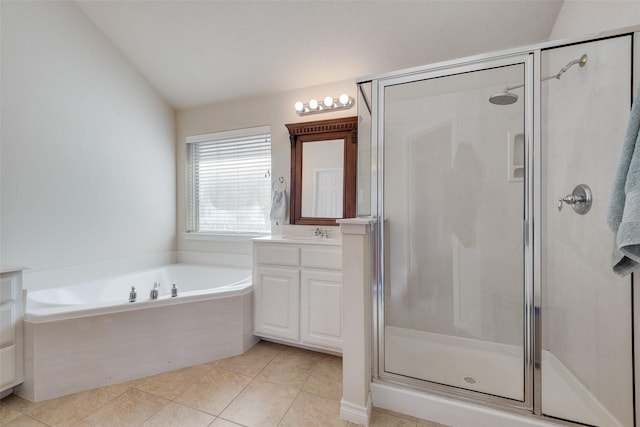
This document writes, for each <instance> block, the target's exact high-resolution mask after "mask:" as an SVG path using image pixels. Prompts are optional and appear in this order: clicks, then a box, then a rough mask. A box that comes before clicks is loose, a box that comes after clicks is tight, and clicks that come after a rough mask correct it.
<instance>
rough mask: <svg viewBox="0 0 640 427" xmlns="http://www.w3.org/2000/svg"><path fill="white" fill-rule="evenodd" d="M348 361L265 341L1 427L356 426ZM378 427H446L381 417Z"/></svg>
mask: <svg viewBox="0 0 640 427" xmlns="http://www.w3.org/2000/svg"><path fill="white" fill-rule="evenodd" d="M341 397H342V359H341V358H339V357H336V356H331V355H327V354H323V353H316V352H313V351H308V350H302V349H298V348H294V347H287V346H284V345H280V344H274V343H270V342H266V341H261V342H260V343H259V344H257V345H256V346H255V347H253V348H252V349H251V350H249V351H248V352H246V353H245V354H243V355H240V356H235V357H230V358H227V359H222V360H217V361H215V362H211V363H206V364H202V365H197V366H192V367H189V368H184V369H180V370H177V371H172V372H167V373H163V374H158V375H154V376H151V377H147V378H142V379H139V380H133V381H129V382H126V383H122V384H116V385H111V386H107V387H102V388H99V389H95V390H89V391H84V392H81V393H76V394H73V395H70V396H64V397H60V398H57V399H52V400H47V401H44V402H38V403H32V402H29V401H27V400H24V399H22V398H20V397H18V396H16V395H10V396H8V397H6V398H4V399H2V400H1V401H0V426H3V427H31V426H33V427H38V426H40V427H42V426H51V427H53V426H78V427H85V426H100V427H104V426H109V427H110V426H127V427H128V426H144V427H150V426H157V427H160V426H162V427H164V426H167V427H168V426H179V427H199V426H202V427H206V426H209V427H238V426H248V427H253V426H255V427H269V426H283V427H285V426H286V427H301V426H317V427H332V426H355V424H351V423H347V422H346V421H343V420H340V417H339V413H340V399H341ZM370 426H372V427H382V426H385V427H386V426H393V427H444V426H442V425H440V424H437V423H433V422H429V421H425V420H419V419H415V418H412V417H407V416H404V415H400V414H395V413H391V412H388V411H383V410H379V409H374V412H373V417H372V421H371V423H370Z"/></svg>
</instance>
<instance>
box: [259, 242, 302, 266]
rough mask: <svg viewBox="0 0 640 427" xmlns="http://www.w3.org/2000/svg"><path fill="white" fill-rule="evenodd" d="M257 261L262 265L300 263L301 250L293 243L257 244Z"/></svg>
mask: <svg viewBox="0 0 640 427" xmlns="http://www.w3.org/2000/svg"><path fill="white" fill-rule="evenodd" d="M255 256H256V262H257V263H258V264H260V265H284V266H288V267H297V266H299V265H300V250H299V249H298V247H297V246H292V245H256V252H255Z"/></svg>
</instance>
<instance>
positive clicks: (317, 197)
mask: <svg viewBox="0 0 640 427" xmlns="http://www.w3.org/2000/svg"><path fill="white" fill-rule="evenodd" d="M357 124H358V118H357V117H347V118H341V119H332V120H320V121H315V122H305V123H292V124H288V125H286V126H287V129H289V137H290V140H291V195H290V200H291V204H290V216H289V217H290V222H291V224H304V225H336V219H337V218H351V217H355V214H356V158H357Z"/></svg>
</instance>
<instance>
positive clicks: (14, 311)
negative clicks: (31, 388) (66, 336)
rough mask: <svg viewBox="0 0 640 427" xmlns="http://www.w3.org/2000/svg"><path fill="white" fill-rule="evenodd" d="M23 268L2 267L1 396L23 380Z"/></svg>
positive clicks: (0, 300)
mask: <svg viewBox="0 0 640 427" xmlns="http://www.w3.org/2000/svg"><path fill="white" fill-rule="evenodd" d="M22 311H23V310H22V269H11V268H2V270H0V396H4V394H5V393H7V394H8V393H10V392H11V390H10V389H12V388H13V387H14V386H16V385H18V384H20V383H21V382H22V381H23V369H22V367H23V361H22V359H23V358H22V354H23V353H22Z"/></svg>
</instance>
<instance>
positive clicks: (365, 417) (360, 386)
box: [338, 218, 375, 426]
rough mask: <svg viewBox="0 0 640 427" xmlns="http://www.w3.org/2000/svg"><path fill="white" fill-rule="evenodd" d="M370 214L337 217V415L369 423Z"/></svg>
mask: <svg viewBox="0 0 640 427" xmlns="http://www.w3.org/2000/svg"><path fill="white" fill-rule="evenodd" d="M374 221H375V220H374V219H372V218H346V219H339V220H338V223H339V224H340V231H341V232H342V278H343V300H342V316H343V320H344V323H343V330H342V335H343V340H344V344H343V347H342V372H343V373H342V401H341V402H340V418H342V419H343V420H347V421H351V422H354V423H358V424H363V425H365V426H366V425H369V419H370V418H371V409H372V406H371V393H370V391H369V386H370V384H371V305H372V301H371V256H372V253H371V247H372V246H371V243H372V242H371V225H372V224H373V223H374Z"/></svg>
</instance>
